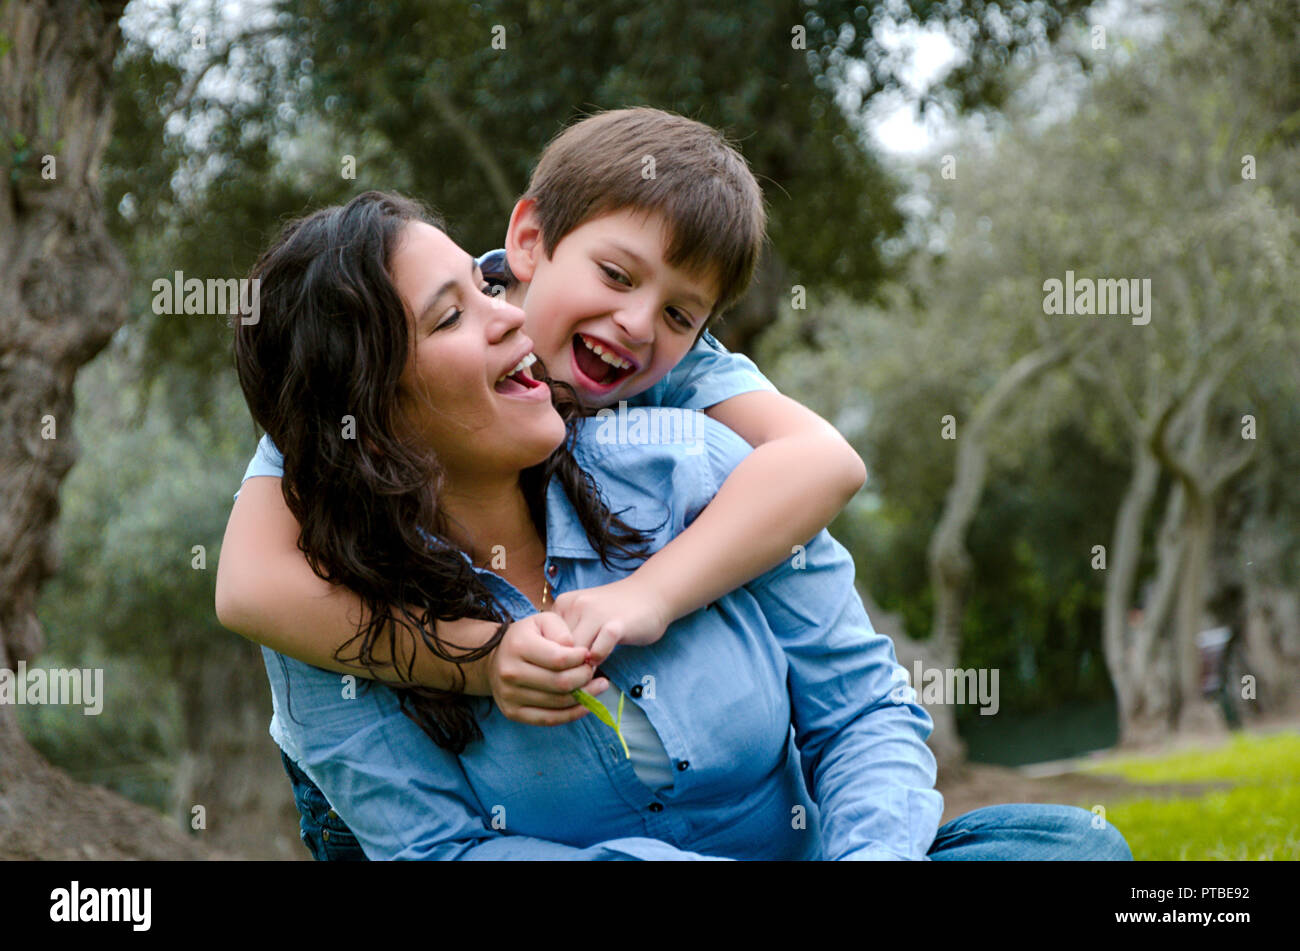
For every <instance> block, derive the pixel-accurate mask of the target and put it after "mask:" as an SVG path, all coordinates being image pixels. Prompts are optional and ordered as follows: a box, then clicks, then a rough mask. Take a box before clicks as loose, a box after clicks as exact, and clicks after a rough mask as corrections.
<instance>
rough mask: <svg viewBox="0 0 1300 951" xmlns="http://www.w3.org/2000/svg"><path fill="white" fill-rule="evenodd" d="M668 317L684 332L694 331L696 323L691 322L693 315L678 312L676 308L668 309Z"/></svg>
mask: <svg viewBox="0 0 1300 951" xmlns="http://www.w3.org/2000/svg"><path fill="white" fill-rule="evenodd" d="M668 315H669V316H670V317H672V319H673V320H675V321H676V322H677V323H678V324H679V325H680V326H681V328H682V329H683V330H694V329H695V321H693V320H691V315H690V314H688V313H686V312H685V311H681V310H678V309H677V308H676V307H669V308H668Z"/></svg>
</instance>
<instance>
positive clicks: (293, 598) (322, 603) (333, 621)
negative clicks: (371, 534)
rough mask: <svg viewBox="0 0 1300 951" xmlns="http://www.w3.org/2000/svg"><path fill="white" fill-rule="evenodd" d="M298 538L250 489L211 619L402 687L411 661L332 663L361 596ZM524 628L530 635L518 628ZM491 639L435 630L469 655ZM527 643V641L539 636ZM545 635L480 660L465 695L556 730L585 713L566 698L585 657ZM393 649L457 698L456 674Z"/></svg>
mask: <svg viewBox="0 0 1300 951" xmlns="http://www.w3.org/2000/svg"><path fill="white" fill-rule="evenodd" d="M298 534H299V526H298V522H297V520H296V519H295V518H294V516H293V513H292V512H290V511H289V508H288V506H287V505H286V504H285V501H284V496H283V494H282V492H281V488H280V480H279V479H277V478H272V477H257V478H250V479H248V480H246V481H245V482H244V485H243V487H242V489H241V491H240V493H239V497H238V498H237V499H236V500H235V505H234V508H233V509H232V511H231V513H230V521H229V522H228V523H227V525H226V535H225V539H224V541H223V542H222V546H221V555H220V559H219V561H218V564H217V583H216V611H217V619H218V620H219V621H220V622H221V624H222V625H223V626H224V627H226V628H229V629H230V630H232V631H234V632H236V633H238V634H241V635H243V636H244V637H247V638H248V639H249V640H252V641H256V642H257V643H259V644H263V645H265V646H266V647H269V648H271V649H272V650H275V651H278V652H279V653H281V654H285V655H287V656H289V657H293V658H295V659H297V660H300V661H302V662H303V663H307V664H312V665H313V666H316V667H321V668H324V669H326V670H332V671H336V672H339V673H349V674H355V675H357V676H360V677H366V678H371V679H378V680H386V681H396V680H400V679H402V678H401V677H400V675H399V673H398V671H399V670H400V671H403V672H404V671H405V670H406V668H407V664H408V663H409V661H410V659H411V658H410V656H409V655H405V654H404V655H403V656H400V657H398V658H397V660H398V669H396V670H395V669H393V668H392V667H388V668H386V669H384V668H381V669H379V670H376V669H374V668H371V667H365V666H361V665H357V664H347V663H342V662H340V661H339V660H337V659H336V658H335V657H334V652H335V651H336V650H338V649H339V648H341V647H343V646H344V645H345V644H347V643H348V642H349V641H351V640H352V639H353V638H354V637H355V636H356V634H357V631H358V629H359V624H360V622H361V619H362V618H363V617H364V615H365V607H364V605H363V603H362V600H361V597H360V596H359V595H357V594H356V593H354V592H353V591H351V590H350V589H348V588H345V587H343V586H342V585H333V584H330V583H329V582H327V581H325V580H324V579H323V578H321V577H320V576H319V575H317V574H316V573H315V572H314V571H312V569H311V566H310V565H309V564H308V563H307V558H306V556H305V555H304V554H303V553H302V551H301V550H300V549H299V548H298ZM525 620H527V619H525ZM520 626H521V627H524V626H527V625H524V623H523V622H520ZM496 629H497V625H496V624H495V623H493V622H491V621H479V620H474V619H471V618H462V619H460V620H457V621H439V622H438V630H439V635H440V636H441V637H442V638H443V639H444V640H446V641H448V642H450V643H453V644H456V645H461V646H465V647H471V646H477V645H480V644H483V643H484V642H486V641H487V640H488V639H489V638H490V637H491V636H492V635H493V634H494V633H495V632H496ZM512 633H518V632H512ZM523 633H524V635H525V637H527V635H528V634H534V635H535V633H536V632H533V631H527V632H523ZM550 633H551V637H552V639H551V640H547V639H546V638H543V637H540V636H532V637H531V638H527V639H526V640H523V641H522V646H521V647H520V648H519V649H517V650H514V651H513V652H512V653H511V654H510V656H509V658H508V659H507V660H506V661H504V662H503V663H502V664H496V662H497V661H499V660H502V658H501V648H500V646H498V649H497V650H495V651H493V652H492V653H491V654H490V655H488V657H486V658H484V659H483V660H480V661H475V662H472V663H467V664H464V665H462V666H461V669H462V670H463V672H464V675H465V687H464V692H465V693H468V694H472V695H477V696H495V697H496V699H497V703H498V706H500V707H501V709H502V712H503V713H505V714H506V715H507V716H509V717H510V718H511V719H514V720H519V721H521V722H528V723H536V724H539V725H555V724H558V723H567V722H570V721H571V720H574V719H578V718H580V717H581V716H582V715H583V713H584V712H585V711H584V708H583V707H582V706H581V705H579V704H577V703H575V702H574V701H573V698H572V697H570V696H568V695H567V690H566V689H565V688H567V689H572V686H571V682H572V681H581V683H577V684H576V685H577V686H583V685H584V684H585V682H586V680H588V679H590V678H589V672H586V674H584V672H583V670H582V669H581V668H579V669H576V670H575V669H574V667H575V663H576V664H580V663H581V654H579V653H577V650H576V649H575V648H566V647H564V646H562V643H561V641H563V640H564V639H566V635H567V632H559V634H558V635H557V633H556V632H555V631H554V630H553V629H552V630H551V631H550ZM507 638H511V639H512V646H513V645H514V644H518V643H521V639H520V638H512V634H507ZM397 642H398V643H399V644H402V645H406V647H407V648H408V649H413V650H414V651H415V657H414V661H415V663H414V667H413V668H412V675H413V679H414V680H415V681H416V682H417V683H420V684H423V685H425V686H429V687H435V688H439V689H443V690H450V689H454V686H455V684H456V683H457V678H456V676H455V675H456V666H457V665H455V664H453V663H451V662H450V661H446V660H443V659H442V658H440V657H438V656H437V655H435V654H434V653H433V652H432V651H430V650H429V649H428V648H427V647H425V646H424V644H423V643H421V642H418V641H417V639H416V638H414V637H398V638H397ZM502 643H503V644H504V643H505V641H503V642H502ZM353 651H354V647H348V648H347V650H346V652H345V656H350V655H351V654H352V653H353ZM521 652H522V653H521ZM374 656H375V659H376V660H378V661H381V662H389V663H391V661H392V658H391V657H389V656H387V654H386V653H385V650H384V648H383V645H381V644H376V646H375V650H374ZM575 658H576V661H575ZM494 664H496V666H494ZM500 668H504V669H500ZM503 677H504V678H505V682H504V683H503V680H502V678H503ZM551 681H554V683H552V682H551ZM602 682H603V681H600V682H598V685H599V683H602ZM547 687H553V688H555V690H554V693H553V694H552V696H551V697H545V696H542V695H541V694H542V692H543V691H545V690H546V688H547Z"/></svg>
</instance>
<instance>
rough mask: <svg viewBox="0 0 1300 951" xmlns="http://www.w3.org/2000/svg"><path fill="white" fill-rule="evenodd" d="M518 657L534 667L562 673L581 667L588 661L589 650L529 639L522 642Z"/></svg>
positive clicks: (533, 638)
mask: <svg viewBox="0 0 1300 951" xmlns="http://www.w3.org/2000/svg"><path fill="white" fill-rule="evenodd" d="M566 630H567V629H566ZM517 655H518V657H519V658H520V659H521V660H522V661H524V662H525V663H527V664H530V665H532V666H533V667H541V668H542V669H544V670H553V671H561V670H569V669H571V668H573V667H581V666H582V664H583V663H584V662H585V661H586V659H587V650H586V648H585V647H575V646H567V647H566V646H565V645H563V644H557V643H556V642H555V641H552V640H548V639H547V638H545V637H529V638H527V639H523V640H520V642H519V643H518V647H517Z"/></svg>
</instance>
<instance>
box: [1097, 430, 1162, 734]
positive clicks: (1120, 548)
mask: <svg viewBox="0 0 1300 951" xmlns="http://www.w3.org/2000/svg"><path fill="white" fill-rule="evenodd" d="M1137 443H1138V444H1137V446H1136V447H1135V453H1136V455H1137V461H1136V463H1135V465H1134V467H1133V474H1132V476H1131V477H1130V479H1129V484H1128V487H1127V488H1126V489H1125V491H1124V499H1123V501H1122V502H1121V503H1120V507H1119V511H1118V512H1117V513H1116V515H1115V529H1114V533H1113V535H1112V537H1111V543H1110V562H1109V565H1108V567H1107V571H1106V600H1105V608H1104V610H1103V615H1102V650H1103V651H1104V653H1105V655H1106V668H1107V670H1109V671H1110V679H1111V683H1112V684H1114V686H1115V698H1116V702H1117V704H1118V706H1119V724H1120V728H1119V729H1120V736H1121V738H1123V737H1124V736H1126V735H1129V734H1131V733H1133V732H1134V726H1132V725H1130V724H1131V723H1132V721H1133V720H1134V717H1135V716H1138V715H1140V707H1141V706H1142V704H1141V702H1140V700H1139V696H1138V695H1139V692H1140V691H1141V690H1142V687H1143V685H1144V684H1146V683H1149V671H1148V669H1147V667H1146V665H1144V664H1140V663H1139V662H1138V652H1137V650H1136V649H1135V647H1136V634H1137V631H1136V630H1135V629H1134V628H1133V627H1131V626H1130V621H1129V610H1130V609H1131V608H1132V607H1133V592H1134V588H1135V586H1136V582H1137V571H1138V562H1139V560H1140V556H1141V554H1142V529H1143V526H1144V525H1145V524H1146V519H1147V513H1148V511H1149V510H1150V508H1151V502H1152V500H1153V499H1154V497H1155V491H1156V488H1157V487H1158V485H1159V482H1160V464H1159V463H1158V462H1157V461H1156V458H1155V456H1154V455H1152V453H1151V451H1150V450H1149V449H1148V448H1147V447H1146V445H1145V443H1143V441H1142V440H1141V439H1139V440H1137Z"/></svg>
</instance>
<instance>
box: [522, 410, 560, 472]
mask: <svg viewBox="0 0 1300 951" xmlns="http://www.w3.org/2000/svg"><path fill="white" fill-rule="evenodd" d="M565 435H566V431H565V428H564V420H562V419H561V418H560V414H559V413H553V414H552V418H550V419H546V420H544V421H539V423H538V424H537V425H535V426H532V427H530V428H529V429H528V431H527V432H526V433H524V432H521V433H520V434H519V436H520V438H519V443H518V445H519V447H520V449H521V451H522V453H523V454H524V456H523V458H524V460H525V461H524V463H523V465H521V466H520V468H521V469H527V468H529V467H531V466H535V465H537V464H538V463H541V462H545V461H546V460H547V459H548V458H549V457H550V455H551V453H553V452H555V450H557V449H559V448H560V446H561V445H563V443H564V437H565Z"/></svg>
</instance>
